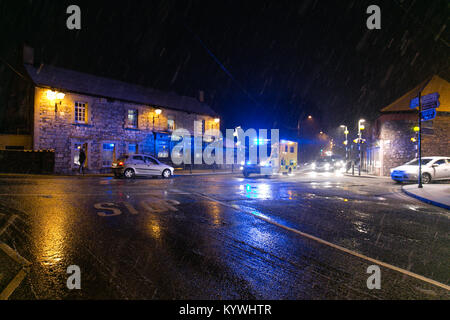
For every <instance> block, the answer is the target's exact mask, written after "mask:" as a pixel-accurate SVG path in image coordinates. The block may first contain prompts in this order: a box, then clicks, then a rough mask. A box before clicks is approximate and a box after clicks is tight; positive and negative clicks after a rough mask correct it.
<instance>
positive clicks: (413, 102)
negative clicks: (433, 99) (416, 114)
mask: <svg viewBox="0 0 450 320" xmlns="http://www.w3.org/2000/svg"><path fill="white" fill-rule="evenodd" d="M418 106H419V97H416V98H414V99H412V100H411V101H410V102H409V107H410V108H411V109H415V108H417V107H418Z"/></svg>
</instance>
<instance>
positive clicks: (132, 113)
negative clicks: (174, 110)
mask: <svg viewBox="0 0 450 320" xmlns="http://www.w3.org/2000/svg"><path fill="white" fill-rule="evenodd" d="M126 122H127V127H130V128H137V126H138V111H137V110H135V109H128V115H127V121H126Z"/></svg>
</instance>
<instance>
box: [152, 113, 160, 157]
mask: <svg viewBox="0 0 450 320" xmlns="http://www.w3.org/2000/svg"><path fill="white" fill-rule="evenodd" d="M161 112H162V111H161V109H156V110H155V111H154V113H153V126H152V131H153V153H154V156H155V158H158V156H157V152H156V131H155V114H156V115H157V117H156V118H157V119H159V115H160V114H161Z"/></svg>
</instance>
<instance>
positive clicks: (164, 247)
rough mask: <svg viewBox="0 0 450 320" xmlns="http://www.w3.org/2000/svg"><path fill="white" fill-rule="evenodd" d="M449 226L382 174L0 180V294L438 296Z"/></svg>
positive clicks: (444, 216)
mask: <svg viewBox="0 0 450 320" xmlns="http://www.w3.org/2000/svg"><path fill="white" fill-rule="evenodd" d="M448 230H450V214H449V212H448V211H447V210H445V209H443V208H439V207H435V206H432V205H429V204H426V203H423V202H421V201H418V200H416V199H413V198H411V197H409V196H407V195H405V194H404V193H403V192H402V190H401V187H400V186H399V185H396V184H395V183H393V182H392V181H389V180H388V179H376V178H365V177H358V178H356V177H348V176H344V175H342V174H340V175H339V174H331V173H327V174H325V173H324V174H320V173H308V174H306V173H305V174H299V175H296V176H283V177H271V178H265V177H258V176H255V177H250V178H247V179H246V178H244V177H242V176H240V175H226V174H223V175H221V174H218V175H204V176H185V177H174V178H173V179H168V180H164V179H146V178H141V179H131V180H125V179H113V178H112V177H102V176H92V177H61V176H27V175H17V176H14V175H1V176H0V297H2V298H5V299H11V300H16V299H18V300H24V299H27V300H28V299H39V300H41V299H51V300H59V299H157V300H159V299H163V300H171V299H289V300H293V299H374V300H377V299H432V300H434V299H443V300H450V273H449V270H450V251H449V247H448V244H449V243H450V234H449V232H448ZM8 248H9V249H8ZM11 257H15V259H16V260H14V259H12V258H11ZM18 257H21V258H18ZM21 261H22V262H21ZM24 261H25V262H24ZM73 265H76V266H78V267H79V268H80V270H81V289H79V290H76V289H75V290H71V289H69V288H68V287H67V280H68V277H69V275H68V273H67V269H68V267H69V266H73ZM374 265H375V266H378V268H379V272H380V276H381V278H380V289H370V288H369V287H368V286H367V282H368V281H369V280H370V279H369V277H370V276H371V273H370V271H369V270H370V269H369V267H370V268H372V266H374ZM25 266H26V268H25Z"/></svg>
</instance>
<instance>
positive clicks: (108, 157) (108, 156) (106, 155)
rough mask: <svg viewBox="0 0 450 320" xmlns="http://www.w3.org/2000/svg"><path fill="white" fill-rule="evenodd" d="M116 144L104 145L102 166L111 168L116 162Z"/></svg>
mask: <svg viewBox="0 0 450 320" xmlns="http://www.w3.org/2000/svg"><path fill="white" fill-rule="evenodd" d="M115 152H116V145H115V143H103V146H102V166H103V167H110V166H111V165H112V163H113V161H114V160H115Z"/></svg>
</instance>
